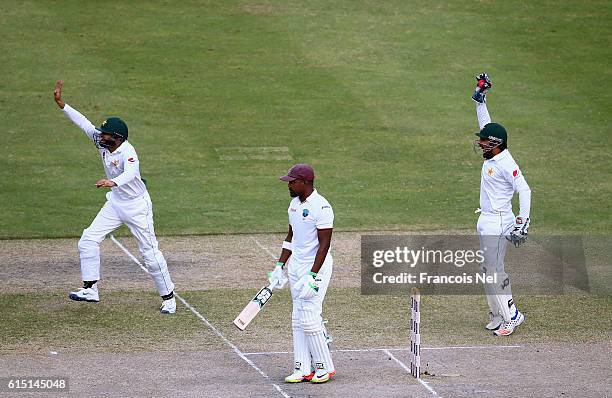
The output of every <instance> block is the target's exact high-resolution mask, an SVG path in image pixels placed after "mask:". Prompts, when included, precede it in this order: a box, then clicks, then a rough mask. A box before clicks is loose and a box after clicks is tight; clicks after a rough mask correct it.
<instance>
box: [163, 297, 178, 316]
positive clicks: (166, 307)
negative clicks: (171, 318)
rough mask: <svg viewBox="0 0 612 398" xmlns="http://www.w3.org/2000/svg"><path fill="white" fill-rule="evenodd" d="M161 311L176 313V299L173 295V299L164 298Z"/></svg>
mask: <svg viewBox="0 0 612 398" xmlns="http://www.w3.org/2000/svg"><path fill="white" fill-rule="evenodd" d="M159 311H160V312H161V313H162V314H174V313H175V312H176V299H175V298H174V297H172V298H171V299H168V300H164V301H163V302H162V305H161V307H160V308H159Z"/></svg>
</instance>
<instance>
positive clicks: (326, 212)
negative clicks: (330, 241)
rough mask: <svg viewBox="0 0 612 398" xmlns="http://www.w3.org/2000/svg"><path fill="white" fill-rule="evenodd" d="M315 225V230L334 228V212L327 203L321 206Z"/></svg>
mask: <svg viewBox="0 0 612 398" xmlns="http://www.w3.org/2000/svg"><path fill="white" fill-rule="evenodd" d="M316 225H317V229H329V228H333V227H334V211H333V210H332V207H331V206H330V205H329V203H325V204H322V205H321V209H320V211H319V215H318V217H317V224H316Z"/></svg>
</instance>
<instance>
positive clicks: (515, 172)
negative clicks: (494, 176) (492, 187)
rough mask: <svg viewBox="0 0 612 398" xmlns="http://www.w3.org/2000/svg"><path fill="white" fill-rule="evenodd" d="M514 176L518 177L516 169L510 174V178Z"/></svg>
mask: <svg viewBox="0 0 612 398" xmlns="http://www.w3.org/2000/svg"><path fill="white" fill-rule="evenodd" d="M516 176H518V169H516V170H514V171H513V172H512V177H516Z"/></svg>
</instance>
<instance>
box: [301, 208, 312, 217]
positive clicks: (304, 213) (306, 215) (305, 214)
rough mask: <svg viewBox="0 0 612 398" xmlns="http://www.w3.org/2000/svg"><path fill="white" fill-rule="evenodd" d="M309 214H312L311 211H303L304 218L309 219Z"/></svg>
mask: <svg viewBox="0 0 612 398" xmlns="http://www.w3.org/2000/svg"><path fill="white" fill-rule="evenodd" d="M308 214H310V211H308V209H304V211H302V217H308Z"/></svg>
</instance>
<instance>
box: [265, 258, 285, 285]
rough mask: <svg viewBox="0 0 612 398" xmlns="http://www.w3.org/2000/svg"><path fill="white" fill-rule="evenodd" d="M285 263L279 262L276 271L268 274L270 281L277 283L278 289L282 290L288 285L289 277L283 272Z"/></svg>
mask: <svg viewBox="0 0 612 398" xmlns="http://www.w3.org/2000/svg"><path fill="white" fill-rule="evenodd" d="M284 265H285V263H283V262H280V261H278V262H277V263H276V267H274V271H272V272H268V281H269V282H270V283H272V282H273V281H277V283H278V285H277V288H278V289H282V288H283V287H284V286H285V283H287V277H286V276H285V271H284V270H283V266H284Z"/></svg>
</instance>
